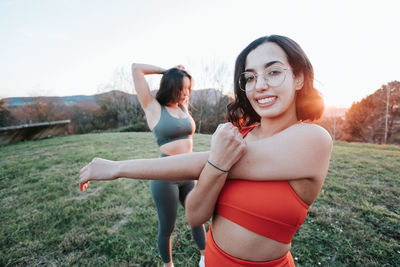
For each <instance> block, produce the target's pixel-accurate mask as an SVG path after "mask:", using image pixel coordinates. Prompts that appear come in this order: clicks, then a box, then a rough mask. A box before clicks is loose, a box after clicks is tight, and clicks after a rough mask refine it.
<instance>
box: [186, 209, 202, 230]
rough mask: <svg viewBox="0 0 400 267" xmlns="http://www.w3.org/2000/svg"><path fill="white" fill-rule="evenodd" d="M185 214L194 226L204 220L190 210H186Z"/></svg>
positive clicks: (189, 222)
mask: <svg viewBox="0 0 400 267" xmlns="http://www.w3.org/2000/svg"><path fill="white" fill-rule="evenodd" d="M185 214H186V220H187V222H188V224H189V225H190V227H192V228H194V227H197V226H200V225H202V224H203V222H202V221H201V220H200V219H199V218H198V217H197V216H196V214H193V213H192V212H190V211H186V212H185Z"/></svg>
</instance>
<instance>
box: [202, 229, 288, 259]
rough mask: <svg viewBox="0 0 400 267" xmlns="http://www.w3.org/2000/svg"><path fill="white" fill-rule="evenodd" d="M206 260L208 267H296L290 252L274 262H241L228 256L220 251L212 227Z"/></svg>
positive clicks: (208, 239) (207, 243) (208, 238)
mask: <svg viewBox="0 0 400 267" xmlns="http://www.w3.org/2000/svg"><path fill="white" fill-rule="evenodd" d="M204 259H205V264H206V267H220V266H224V267H235V266H238V267H239V266H241V267H243V266H245V267H246V266H263V267H295V265H294V261H293V257H292V254H291V253H290V251H288V253H286V255H284V256H283V257H281V258H279V259H276V260H272V261H263V262H254V261H246V260H241V259H239V258H235V257H233V256H231V255H229V254H227V253H226V252H225V251H223V250H222V249H220V248H219V247H218V245H217V244H216V243H215V242H214V239H213V236H212V232H211V225H210V229H209V230H208V233H207V240H206V251H205V256H204Z"/></svg>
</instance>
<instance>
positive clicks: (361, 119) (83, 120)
mask: <svg viewBox="0 0 400 267" xmlns="http://www.w3.org/2000/svg"><path fill="white" fill-rule="evenodd" d="M231 100H232V99H230V98H229V97H228V96H226V95H224V94H222V93H221V91H219V90H215V89H204V90H194V91H193V93H192V96H191V100H190V107H189V110H190V112H191V114H192V116H193V118H194V120H195V122H196V127H197V128H196V132H198V133H206V134H210V133H213V132H214V130H215V129H216V127H217V125H218V124H219V123H222V122H225V121H227V117H226V106H227V104H228V103H229V102H230V101H231ZM65 119H70V120H71V124H70V126H69V128H68V133H69V134H82V133H89V132H93V131H102V130H117V131H149V129H148V127H147V123H146V118H145V114H144V112H143V110H142V109H141V107H140V105H139V102H138V100H137V97H136V95H132V94H127V93H124V92H122V91H117V90H113V91H111V92H108V93H105V94H100V95H96V97H95V101H92V102H90V101H87V102H79V103H76V104H74V105H66V104H65V103H63V102H62V101H60V100H54V99H50V98H47V97H35V98H31V101H30V102H29V103H26V104H24V105H21V106H19V107H13V108H11V107H10V108H9V107H8V105H7V103H6V100H5V99H2V100H0V127H4V126H10V125H19V124H27V123H36V122H45V121H56V120H65ZM316 123H317V124H319V125H321V126H323V127H324V128H325V129H326V130H328V131H329V133H330V134H331V135H332V138H333V139H335V140H343V141H357V142H369V143H380V144H382V143H390V144H400V82H398V81H393V82H390V83H388V84H387V85H383V86H382V87H381V88H380V89H378V90H377V91H376V92H374V93H373V94H371V95H369V96H367V97H365V98H364V99H362V100H361V101H359V102H355V103H353V104H352V106H351V107H350V108H349V109H348V110H347V112H346V113H345V114H335V112H330V113H328V114H326V115H325V116H324V117H323V118H321V119H320V120H319V121H317V122H316Z"/></svg>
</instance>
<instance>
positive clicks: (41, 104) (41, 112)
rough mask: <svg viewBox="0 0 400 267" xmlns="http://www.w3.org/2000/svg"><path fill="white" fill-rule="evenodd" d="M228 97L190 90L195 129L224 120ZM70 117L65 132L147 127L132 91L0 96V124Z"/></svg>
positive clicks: (210, 127) (205, 129)
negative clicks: (16, 98) (15, 102)
mask: <svg viewBox="0 0 400 267" xmlns="http://www.w3.org/2000/svg"><path fill="white" fill-rule="evenodd" d="M228 102H229V98H228V97H227V96H225V95H223V94H222V93H221V92H220V91H218V90H214V89H206V90H197V91H194V92H193V94H192V97H191V102H190V106H189V111H190V112H191V114H192V116H193V118H194V120H195V122H196V125H197V129H196V132H199V133H213V132H214V130H215V129H216V127H217V125H218V124H219V123H221V122H224V121H226V116H225V114H226V105H227V104H228ZM66 119H69V120H71V123H70V125H69V126H68V133H69V134H82V133H89V132H93V131H103V130H117V131H149V128H148V126H147V123H146V118H145V114H144V112H143V110H142V108H141V107H140V104H139V101H138V99H137V96H136V95H132V94H128V93H124V92H122V91H117V90H114V91H111V92H108V93H105V94H99V95H96V96H95V101H86V102H78V103H76V104H74V105H68V104H65V103H64V102H63V101H61V100H60V99H54V98H49V97H33V98H27V100H26V103H24V104H23V105H19V106H16V107H8V105H7V101H6V99H2V100H0V127H6V126H13V125H21V124H31V123H38V122H48V121H57V120H66Z"/></svg>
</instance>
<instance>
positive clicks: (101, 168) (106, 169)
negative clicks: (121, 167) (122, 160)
mask: <svg viewBox="0 0 400 267" xmlns="http://www.w3.org/2000/svg"><path fill="white" fill-rule="evenodd" d="M117 171H118V164H117V162H115V161H112V160H106V159H102V158H94V159H93V160H92V161H91V162H90V163H89V164H88V165H86V166H85V167H83V168H82V169H81V170H80V172H79V187H80V188H81V190H82V191H84V190H85V189H86V188H87V186H88V184H89V181H91V180H97V181H107V180H115V179H117V178H118V177H117Z"/></svg>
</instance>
